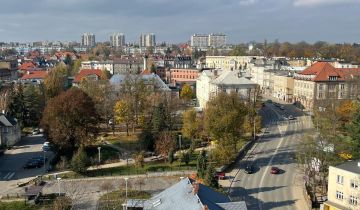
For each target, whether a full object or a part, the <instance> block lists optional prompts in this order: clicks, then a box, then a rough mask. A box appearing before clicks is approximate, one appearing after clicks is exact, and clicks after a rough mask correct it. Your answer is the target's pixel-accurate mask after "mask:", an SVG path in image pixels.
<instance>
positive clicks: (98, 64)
mask: <svg viewBox="0 0 360 210" xmlns="http://www.w3.org/2000/svg"><path fill="white" fill-rule="evenodd" d="M80 68H81V69H101V70H106V71H109V72H110V73H111V74H114V61H82V62H81V67H80Z"/></svg>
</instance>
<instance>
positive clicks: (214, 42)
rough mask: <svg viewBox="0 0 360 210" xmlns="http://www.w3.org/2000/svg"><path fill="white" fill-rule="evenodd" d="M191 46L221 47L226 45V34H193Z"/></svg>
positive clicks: (201, 47)
mask: <svg viewBox="0 0 360 210" xmlns="http://www.w3.org/2000/svg"><path fill="white" fill-rule="evenodd" d="M190 45H191V47H196V48H200V49H203V48H204V49H206V48H208V47H212V48H220V47H225V46H226V35H225V34H213V33H211V34H208V35H204V34H193V35H192V36H191V38H190Z"/></svg>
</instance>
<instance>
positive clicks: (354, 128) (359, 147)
mask: <svg viewBox="0 0 360 210" xmlns="http://www.w3.org/2000/svg"><path fill="white" fill-rule="evenodd" d="M346 130H347V133H348V136H349V137H350V148H351V153H352V156H353V159H358V158H360V110H359V109H358V110H357V112H356V113H355V114H354V116H353V118H352V121H351V123H350V124H349V125H347V126H346Z"/></svg>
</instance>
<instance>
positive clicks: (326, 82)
mask: <svg viewBox="0 0 360 210" xmlns="http://www.w3.org/2000/svg"><path fill="white" fill-rule="evenodd" d="M359 81H360V68H335V67H334V66H333V65H331V64H330V63H328V62H317V63H315V64H313V65H312V66H310V67H309V68H307V69H305V70H304V71H302V72H300V73H295V74H294V101H296V102H300V103H302V105H303V106H304V107H305V108H307V109H313V108H314V107H317V106H323V105H324V102H325V101H326V100H329V99H330V100H347V99H350V100H353V99H357V98H358V97H359V96H360V82H359Z"/></svg>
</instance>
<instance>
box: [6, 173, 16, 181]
mask: <svg viewBox="0 0 360 210" xmlns="http://www.w3.org/2000/svg"><path fill="white" fill-rule="evenodd" d="M14 175H15V172H12V173H11V175H10V176H8V178H7V180H10V179H11V178H12V177H13V176H14Z"/></svg>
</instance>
